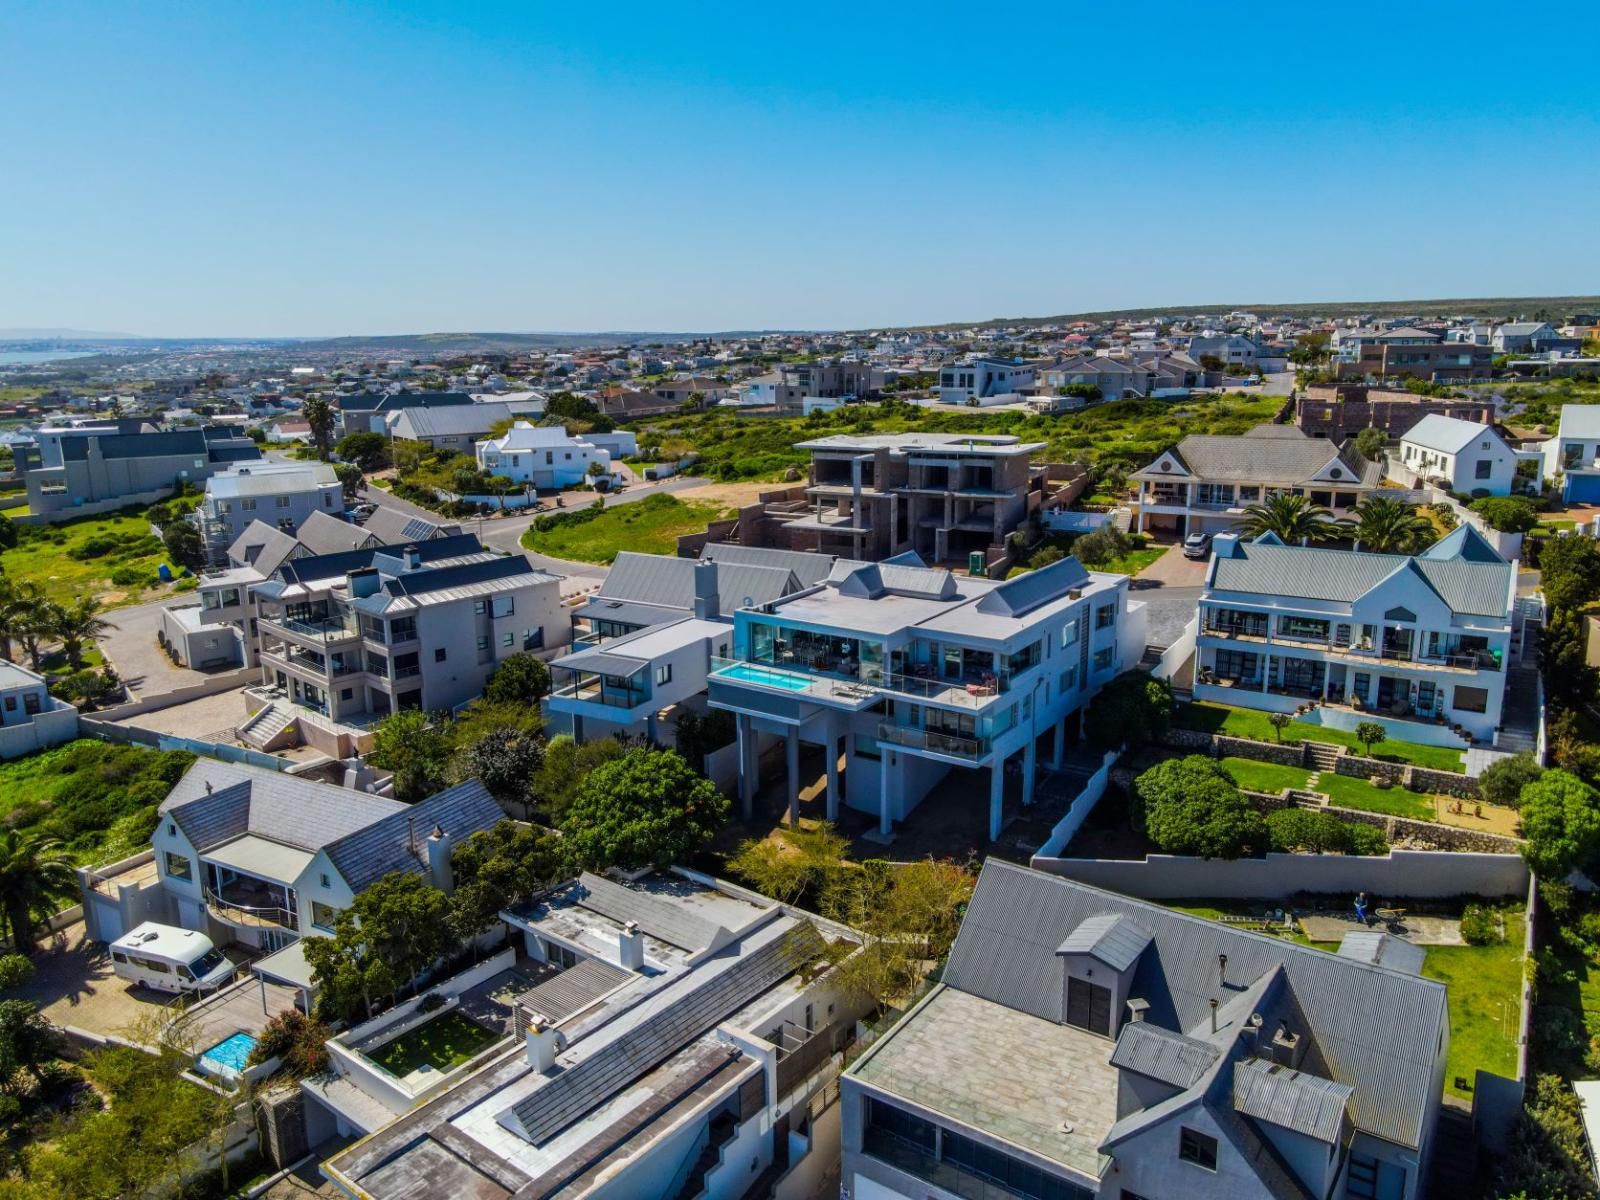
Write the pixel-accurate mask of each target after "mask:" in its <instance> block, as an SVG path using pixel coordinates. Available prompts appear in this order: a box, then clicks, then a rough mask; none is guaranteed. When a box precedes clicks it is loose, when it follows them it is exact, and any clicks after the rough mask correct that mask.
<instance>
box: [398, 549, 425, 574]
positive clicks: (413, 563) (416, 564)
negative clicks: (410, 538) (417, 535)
mask: <svg viewBox="0 0 1600 1200" xmlns="http://www.w3.org/2000/svg"><path fill="white" fill-rule="evenodd" d="M400 553H401V557H402V558H403V559H404V561H405V564H406V570H408V571H420V570H422V551H421V550H419V549H418V548H417V547H416V546H407V547H406V548H405V549H404V550H402V551H401V552H400Z"/></svg>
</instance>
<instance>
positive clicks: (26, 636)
mask: <svg viewBox="0 0 1600 1200" xmlns="http://www.w3.org/2000/svg"><path fill="white" fill-rule="evenodd" d="M48 609H49V602H48V601H47V600H45V598H44V590H43V589H42V588H41V587H40V586H39V585H38V584H37V583H35V582H33V580H31V579H24V580H22V581H21V582H19V583H12V582H11V581H10V580H0V654H4V655H5V657H6V658H7V659H10V660H11V661H13V662H14V661H16V660H15V658H14V657H13V655H12V646H11V643H12V642H13V641H18V642H21V643H22V648H23V649H24V650H25V651H26V652H27V654H28V658H29V661H30V662H31V663H32V665H33V669H34V670H35V671H37V670H38V669H39V639H40V638H42V637H44V636H46V635H47V634H48V633H49V629H48V627H47V626H48V618H49V616H50V613H49V611H48Z"/></svg>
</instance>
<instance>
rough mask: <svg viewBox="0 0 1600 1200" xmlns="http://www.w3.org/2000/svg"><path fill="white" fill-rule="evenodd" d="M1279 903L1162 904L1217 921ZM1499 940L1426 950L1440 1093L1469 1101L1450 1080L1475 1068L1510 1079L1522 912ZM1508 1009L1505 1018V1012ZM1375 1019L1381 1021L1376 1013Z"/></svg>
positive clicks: (1508, 913) (1331, 945)
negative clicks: (1444, 1053) (1443, 1044)
mask: <svg viewBox="0 0 1600 1200" xmlns="http://www.w3.org/2000/svg"><path fill="white" fill-rule="evenodd" d="M1281 903H1282V902H1281V901H1270V902H1269V901H1248V900H1238V901H1230V900H1210V901H1206V902H1205V903H1200V904H1196V903H1192V902H1187V901H1186V902H1184V903H1168V904H1167V907H1168V908H1175V909H1179V910H1181V911H1182V912H1186V913H1190V914H1192V915H1194V916H1197V917H1205V918H1207V919H1208V920H1212V921H1215V920H1218V919H1220V918H1221V917H1222V916H1224V915H1230V916H1232V915H1239V916H1245V915H1253V914H1254V913H1256V912H1259V911H1260V910H1261V909H1262V908H1272V907H1278V906H1280V905H1281ZM1505 927H1506V937H1505V941H1503V942H1501V943H1499V944H1497V945H1493V946H1427V947H1424V949H1425V950H1426V951H1427V957H1426V958H1424V960H1423V963H1422V973H1423V975H1424V976H1426V977H1427V978H1429V979H1437V980H1438V981H1439V982H1440V983H1443V984H1444V985H1445V987H1446V988H1447V989H1448V992H1449V998H1448V1000H1447V1001H1446V1003H1447V1004H1448V1005H1449V1009H1450V1052H1449V1055H1448V1057H1447V1059H1446V1067H1445V1078H1444V1090H1445V1092H1446V1093H1448V1094H1450V1095H1454V1096H1462V1097H1465V1098H1468V1099H1470V1098H1471V1095H1472V1093H1471V1092H1470V1091H1462V1090H1459V1089H1457V1088H1456V1086H1455V1079H1456V1076H1458V1075H1459V1076H1461V1077H1462V1078H1464V1079H1465V1080H1466V1081H1467V1083H1468V1086H1469V1087H1470V1085H1471V1084H1472V1082H1473V1076H1474V1073H1475V1072H1476V1071H1477V1070H1478V1069H1479V1068H1480V1067H1481V1068H1482V1069H1484V1070H1486V1071H1493V1072H1494V1073H1495V1074H1497V1075H1505V1076H1508V1077H1509V1076H1512V1075H1515V1074H1516V1069H1517V1042H1516V1036H1517V1032H1516V1031H1517V1028H1518V1012H1519V1010H1518V1007H1517V1006H1518V1004H1519V1001H1520V997H1521V989H1522V939H1523V931H1524V926H1523V912H1522V909H1521V907H1520V906H1508V907H1507V908H1506V909H1505ZM1293 940H1294V941H1295V942H1297V943H1298V944H1300V945H1302V946H1311V947H1313V948H1314V949H1317V950H1323V951H1326V952H1328V953H1330V954H1331V953H1333V952H1335V951H1337V950H1338V948H1339V947H1338V944H1337V943H1336V942H1309V941H1307V940H1306V939H1305V938H1304V936H1302V935H1300V934H1295V935H1294V937H1293ZM1508 1007H1509V1018H1508V1017H1507V1009H1508ZM1374 1019H1375V1020H1380V1019H1382V1018H1381V1016H1380V1015H1375V1016H1374Z"/></svg>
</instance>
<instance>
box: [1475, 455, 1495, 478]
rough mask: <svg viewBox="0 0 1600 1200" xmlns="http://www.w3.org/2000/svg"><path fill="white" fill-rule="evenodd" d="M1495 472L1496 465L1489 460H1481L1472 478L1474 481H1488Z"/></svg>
mask: <svg viewBox="0 0 1600 1200" xmlns="http://www.w3.org/2000/svg"><path fill="white" fill-rule="evenodd" d="M1493 471H1494V464H1493V463H1492V462H1490V461H1489V460H1488V459H1487V458H1480V459H1479V460H1478V462H1477V464H1476V465H1475V466H1474V467H1473V468H1472V477H1473V478H1474V479H1487V478H1489V476H1490V474H1492V473H1493Z"/></svg>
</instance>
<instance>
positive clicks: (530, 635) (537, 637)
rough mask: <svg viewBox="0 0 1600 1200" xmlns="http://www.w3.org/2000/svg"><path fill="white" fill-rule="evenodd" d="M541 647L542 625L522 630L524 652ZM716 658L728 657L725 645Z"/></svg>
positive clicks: (542, 639)
mask: <svg viewBox="0 0 1600 1200" xmlns="http://www.w3.org/2000/svg"><path fill="white" fill-rule="evenodd" d="M543 646H544V626H543V625H541V626H539V628H537V629H524V630H523V631H522V648H523V649H524V650H539V649H542V648H543ZM717 656H718V657H719V658H727V657H728V647H727V646H726V645H723V646H722V648H721V649H719V650H718V651H717Z"/></svg>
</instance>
